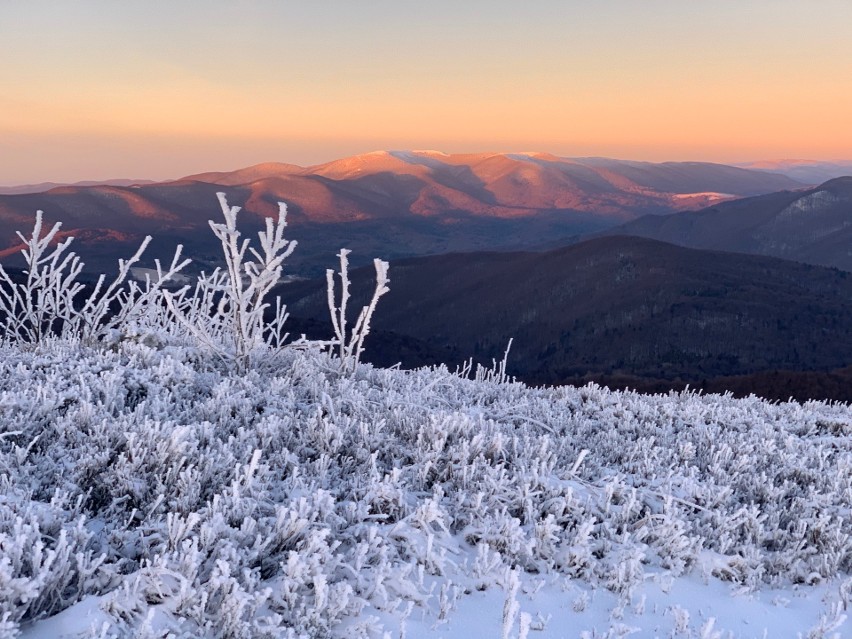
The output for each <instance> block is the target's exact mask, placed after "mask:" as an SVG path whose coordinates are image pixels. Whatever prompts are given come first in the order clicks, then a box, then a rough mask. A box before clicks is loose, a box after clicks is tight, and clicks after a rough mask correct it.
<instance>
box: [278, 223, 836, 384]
mask: <svg viewBox="0 0 852 639" xmlns="http://www.w3.org/2000/svg"><path fill="white" fill-rule="evenodd" d="M390 274H391V287H390V289H391V290H390V292H389V293H388V294H387V295H386V296H385V297H384V298H383V299H382V301H381V309H380V312H377V313H376V315H375V316H374V322H373V326H374V329H375V330H376V331H377V332H385V333H386V334H388V335H390V334H393V335H397V336H404V337H405V338H407V339H413V340H417V341H419V343H420V344H421V348H420V349H419V350H417V349H413V348H409V349H408V351H406V352H407V355H406V356H402V357H401V356H400V355H399V350H398V349H396V348H393V349H391V352H383V343H387V344H390V343H394V340H393V339H389V338H388V337H387V335H384V336H378V337H376V336H373V337H371V338H370V341H369V343H368V348H367V356H368V357H372V358H374V360H375V361H377V362H380V363H382V364H386V365H387V364H393V363H395V362H397V361H401V362H402V364H403V365H407V366H411V365H419V364H421V363H424V361H428V360H427V359H425V358H427V357H428V355H430V354H432V353H438V354H437V355H435V356H434V358H435V359H438V360H443V361H446V362H448V363H461V362H462V361H464V360H465V359H466V358H467V357H474V358H475V359H476V360H477V361H480V362H483V363H488V364H490V363H491V361H492V360H493V359H497V360H498V361H499V360H500V359H501V358H502V355H503V352H504V350H505V348H506V346H507V344H508V342H509V339H513V340H514V341H513V344H512V349H511V353H510V356H509V362H510V370H511V372H512V373H513V374H516V375H518V376H519V378H521V379H524V380H525V381H528V382H533V383H543V384H558V383H563V382H566V381H576V380H577V379H579V378H585V379H586V380H588V379H598V378H601V377H606V376H608V377H609V378H616V377H618V376H626V377H632V378H633V380H634V381H643V380H644V382H648V381H653V380H658V381H659V380H666V383H667V384H671V383H672V381H679V382H681V383H686V382H691V383H692V384H693V385H694V386H696V385H697V386H706V385H707V381H708V380H713V379H715V378H717V377H721V376H731V375H752V374H755V373H758V372H761V371H776V370H782V369H787V370H823V371H828V370H831V369H834V368H840V367H843V366H846V365H848V364H849V363H850V362H852V323H850V322H849V321H848V318H849V317H850V316H852V274H850V273H847V272H844V271H838V270H836V269H827V268H823V267H817V266H811V265H806V264H800V263H796V262H790V261H787V260H780V259H776V258H769V257H761V256H753V255H742V254H736V253H724V252H717V251H705V250H695V249H688V248H682V247H677V246H673V245H671V244H666V243H662V242H658V241H654V240H648V239H644V238H638V237H627V236H615V237H605V238H597V239H593V240H589V241H586V242H581V243H578V244H575V245H572V246H568V247H565V248H561V249H557V250H553V251H547V252H501V253H498V252H479V253H470V254H451V255H443V256H432V257H422V258H413V259H407V260H400V261H397V262H393V263H391V267H390ZM372 276H373V273H372V269H371V268H364V269H359V270H357V271H355V272H353V273H352V275H351V279H352V282H353V290H355V291H357V293H356V294H355V295H354V297H353V300H352V302H351V303H350V306H351V307H359V306H360V305H361V304H364V303H366V301H367V295H368V294H369V293H370V292H371V284H370V280H371V278H372ZM280 293H281V295H282V297H283V299H284V301H286V302H287V303H288V310H289V311H290V313H291V317H292V318H293V321H294V322H295V324H294V327H296V326H298V327H301V326H302V325H299V324H298V322H299V319H306V320H313V322H314V323H313V324H310V325H308V326H309V330H310V331H311V332H313V333H314V335H316V336H317V337H327V336H328V335H327V334H328V332H330V326H329V325H328V321H327V320H325V321H324V322H323V319H324V318H325V317H327V310H326V295H325V283H324V282H323V281H322V280H317V281H312V282H301V283H293V284H288V285H285V286H283V287H282V289H281V291H280ZM323 331H325V333H323ZM397 341H398V340H397ZM394 357H396V358H397V359H393V358H394ZM590 376H591V377H590ZM633 385H634V386H636V385H639V384H637V383H634V384H633ZM784 398H786V396H785V397H784Z"/></svg>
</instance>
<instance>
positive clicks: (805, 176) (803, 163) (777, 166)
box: [736, 160, 852, 184]
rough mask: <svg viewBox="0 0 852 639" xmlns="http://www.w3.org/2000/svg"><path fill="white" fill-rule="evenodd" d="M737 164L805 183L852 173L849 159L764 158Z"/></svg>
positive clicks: (817, 182)
mask: <svg viewBox="0 0 852 639" xmlns="http://www.w3.org/2000/svg"><path fill="white" fill-rule="evenodd" d="M736 166H739V167H742V168H744V169H754V170H756V171H768V172H769V173H779V174H781V175H786V176H787V177H789V178H793V179H794V180H798V181H799V182H804V183H805V184H822V183H823V182H827V181H828V180H832V179H834V178H837V177H844V176H846V175H852V162H850V161H848V160H835V161H829V162H827V161H816V160H762V161H759V162H743V163H740V164H737V165H736Z"/></svg>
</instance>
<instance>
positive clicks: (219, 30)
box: [0, 0, 852, 185]
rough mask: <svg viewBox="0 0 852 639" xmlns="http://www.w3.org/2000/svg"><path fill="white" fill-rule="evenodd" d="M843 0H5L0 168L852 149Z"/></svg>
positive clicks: (7, 172) (189, 168) (142, 169)
mask: <svg viewBox="0 0 852 639" xmlns="http://www.w3.org/2000/svg"><path fill="white" fill-rule="evenodd" d="M850 114H852V2H849V1H848V0H836V1H835V0H798V1H791V0H736V1H734V0H713V1H712V2H711V1H709V0H708V1H706V2H704V1H701V2H699V1H697V0H690V1H685V0H666V1H663V0H622V1H615V0H596V1H590V0H562V1H559V0H529V1H528V2H523V3H522V2H517V0H514V1H512V2H504V1H502V0H488V1H483V0H467V1H465V2H461V1H459V0H430V1H428V2H427V1H425V0H421V1H419V2H411V1H408V0H359V1H355V0H314V1H311V2H307V1H305V0H300V1H295V2H289V1H286V0H276V1H274V2H272V1H269V2H261V1H252V0H242V1H239V2H238V1H234V2H219V1H218V0H205V1H203V2H202V1H196V0H181V1H180V2H174V1H169V2H163V1H160V0H145V1H136V0H122V1H120V2H119V1H113V0H101V1H99V2H94V1H82V0H80V1H75V0H64V1H54V2H47V1H40V0H27V1H16V0H0V185H11V184H22V183H33V182H41V181H75V180H84V179H107V178H119V177H121V178H149V179H165V178H175V177H180V176H182V175H187V174H190V173H195V172H201V171H210V170H229V169H236V168H239V167H243V166H247V165H250V164H255V163H259V162H266V161H280V162H290V163H294V164H300V165H303V166H306V165H311V164H317V163H320V162H324V161H329V160H332V159H335V158H339V157H343V156H347V155H352V154H355V153H361V152H366V151H373V150H379V149H437V150H442V151H446V152H480V151H532V150H535V151H545V152H550V153H555V154H557V155H561V156H568V157H571V156H574V157H576V156H589V155H596V156H607V157H616V158H624V159H636V160H651V161H663V160H705V161H719V162H738V161H749V160H760V159H777V158H810V159H850V158H852V125H850Z"/></svg>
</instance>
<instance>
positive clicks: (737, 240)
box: [0, 151, 852, 400]
mask: <svg viewBox="0 0 852 639" xmlns="http://www.w3.org/2000/svg"><path fill="white" fill-rule="evenodd" d="M791 166H792V168H797V167H798V168H801V166H800V165H796V164H793V165H791ZM785 167H786V168H789V167H787V164H784V163H780V164H774V165H771V166H770V165H765V166H760V167H752V168H743V167H733V166H726V165H719V164H708V163H694V162H687V163H675V162H666V163H659V164H653V163H645V162H627V161H619V160H609V159H604V158H558V157H555V156H551V155H546V154H541V153H513V154H505V153H491V154H458V155H447V154H443V153H439V152H435V151H388V152H376V153H368V154H364V155H360V156H355V157H351V158H346V159H342V160H337V161H334V162H330V163H327V164H322V165H317V166H313V167H299V166H295V165H291V164H280V163H267V164H259V165H255V166H252V167H248V168H244V169H240V170H237V171H231V172H213V173H203V174H196V175H192V176H188V177H186V178H182V179H180V180H174V181H170V182H162V183H148V184H142V183H133V184H130V183H120V182H118V183H113V184H98V185H86V184H78V185H63V186H57V187H54V188H50V189H47V190H44V191H41V192H27V193H16V194H0V228H2V229H3V231H0V260H2V261H3V263H4V264H8V265H10V266H12V267H13V268H14V267H15V266H16V265H17V266H19V267H20V260H19V257H18V249H19V245H18V240H17V238H16V237H15V236H14V230H16V229H20V230H22V231H24V232H26V231H27V230H28V229H30V228H32V222H33V219H34V212H35V211H36V210H37V209H41V210H43V211H44V212H45V218H46V221H47V222H48V223H50V222H53V221H58V220H61V221H62V222H63V223H64V226H63V231H62V235H63V236H67V235H73V236H75V238H76V244H77V250H78V251H79V252H80V253H81V255H82V256H83V258H84V260H85V261H86V263H87V270H89V271H95V272H101V271H104V272H109V271H110V270H114V269H115V266H116V263H117V260H118V258H122V257H128V256H129V255H130V254H132V253H133V251H134V250H135V248H136V246H137V245H138V243H139V242H140V241H141V240H142V238H143V237H144V236H145V235H147V234H150V235H152V236H154V241H153V242H152V244H151V246H150V247H149V250H148V253H147V255H146V262H147V263H145V262H143V264H142V265H143V266H149V265H150V264H151V262H152V261H153V259H154V258H160V259H164V258H165V259H167V258H169V257H170V256H171V253H172V252H173V250H174V247H175V245H176V244H177V243H182V244H184V245H185V254H186V255H187V256H189V257H191V258H192V259H193V264H192V267H191V270H190V271H189V273H188V274H190V275H191V274H192V273H193V272H195V273H197V272H199V271H201V270H210V269H212V268H213V267H214V266H216V265H218V263H219V260H220V259H221V257H220V256H221V251H220V248H219V247H218V245H217V242H216V240H215V238H214V236H213V234H212V233H211V232H210V229H209V227H208V220H210V219H218V218H219V215H220V213H219V211H218V205H217V202H216V193H217V192H218V191H224V192H226V193H227V195H228V197H229V201H230V203H231V204H237V205H241V206H243V208H244V211H245V212H244V213H243V214H242V215H241V217H240V227H241V229H243V230H244V231H245V232H247V233H254V232H255V231H257V230H260V229H261V228H262V227H263V221H264V218H265V217H266V216H269V215H275V214H276V213H277V202H278V201H279V200H281V201H285V202H287V204H288V211H289V213H288V222H289V226H288V229H287V235H288V237H289V238H291V239H296V240H298V241H299V247H298V248H297V250H296V251H295V253H294V254H293V255H292V256H291V257H290V258H289V259H288V261H287V271H286V273H287V275H288V276H289V279H291V280H292V279H296V280H300V279H301V281H296V282H291V283H289V284H287V285H283V286H282V287H281V289H280V291H279V292H280V293H281V295H282V296H283V298H284V299H285V301H287V302H288V304H289V309H290V312H291V319H290V326H289V330H290V332H291V333H292V334H295V335H298V334H300V333H307V334H309V335H311V336H316V337H327V336H328V331H329V327H328V326H327V321H326V320H325V318H326V316H327V311H326V309H325V288H324V287H325V284H324V281H323V280H322V279H321V278H319V277H318V276H320V275H321V274H322V273H323V272H324V271H325V269H326V268H328V267H334V266H335V264H336V260H335V257H334V256H335V254H336V253H337V252H338V250H339V249H340V248H341V247H345V248H349V249H352V250H353V253H352V254H351V256H350V260H351V264H352V265H353V268H355V267H358V266H359V265H366V264H368V263H369V261H370V260H371V259H372V258H373V257H381V258H383V259H388V260H392V265H391V293H389V294H388V296H387V297H386V298H383V300H382V302H381V309H380V312H378V313H377V314H376V316H375V320H374V330H373V333H372V334H371V337H370V342H369V344H368V349H367V357H368V358H370V359H372V361H374V362H375V363H377V364H381V365H392V364H395V363H397V362H401V363H402V364H404V365H406V366H417V365H422V364H434V363H440V362H443V363H448V364H453V363H461V362H463V361H465V360H466V359H467V358H468V357H473V358H474V359H476V360H477V361H480V362H484V363H491V361H492V360H493V359H500V358H501V357H502V354H503V352H504V350H505V348H506V344H507V343H508V341H509V339H510V338H514V344H513V347H512V351H511V353H510V360H509V361H510V372H511V373H512V374H515V375H518V376H519V377H520V378H522V379H524V380H525V381H528V382H532V383H542V384H560V383H585V382H587V381H597V382H600V383H604V384H607V385H609V386H613V387H624V386H629V387H632V388H638V389H641V390H648V391H661V390H665V389H668V388H682V387H683V386H684V385H686V384H687V383H689V384H692V385H693V386H698V387H702V388H705V389H707V390H716V391H721V390H735V391H736V392H740V393H746V394H747V393H749V392H759V393H761V394H762V395H763V396H767V397H773V398H776V399H786V398H787V397H788V396H796V397H798V398H800V399H807V398H811V397H812V398H825V397H831V398H835V399H844V400H852V392H849V389H850V388H852V386H850V381H852V368H849V365H850V364H851V363H852V327H850V324H849V322H848V321H847V318H848V317H850V313H852V275H850V273H849V271H852V249H850V247H852V177H839V178H834V179H831V180H829V181H827V182H825V183H823V184H821V185H820V186H817V187H813V186H809V185H807V184H806V183H804V182H801V181H798V180H796V179H793V178H792V177H790V176H789V175H785V174H784V172H783V171H782V169H785ZM811 168H813V167H811ZM818 168H819V167H818ZM841 169H842V167H840V165H837V166H836V167H834V168H829V167H826V166H822V167H821V168H820V170H825V171H839V170H841ZM797 175H800V177H802V179H803V180H805V181H807V179H808V175H811V174H808V175H805V174H803V173H801V172H799V174H797ZM36 186H37V185H36ZM33 188H35V187H33ZM582 240H585V241H582ZM676 245H679V246H676ZM748 254H751V255H748ZM778 258H783V259H778ZM16 260H18V262H16ZM825 267H832V268H825ZM838 269H840V270H838ZM352 277H353V281H354V283H355V285H356V287H358V288H359V290H360V291H361V292H360V293H358V295H356V299H355V300H353V302H352V304H353V305H354V304H356V303H358V302H359V301H363V299H362V298H363V297H364V296H365V295H367V293H368V292H369V289H370V285H369V281H368V280H369V279H370V278H371V277H372V269H371V268H368V269H366V270H355V271H354V272H353V275H352ZM359 296H360V297H359ZM844 367H846V368H844Z"/></svg>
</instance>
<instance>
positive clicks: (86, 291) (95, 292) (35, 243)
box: [0, 211, 189, 343]
mask: <svg viewBox="0 0 852 639" xmlns="http://www.w3.org/2000/svg"><path fill="white" fill-rule="evenodd" d="M61 226H62V224H61V222H57V223H56V224H55V225H54V226H53V228H51V229H50V230H49V231H47V232H46V233H45V234H44V235H42V212H41V211H37V212H36V219H35V226H34V227H33V232H32V235H31V236H30V237H25V236H24V235H23V234H21V233H20V232H19V233H18V237H19V238H20V239H21V242H22V243H23V248H22V249H21V252H22V254H23V256H24V260H25V261H26V264H27V267H26V269H25V270H24V272H23V274H24V275H25V277H24V278H23V281H22V282H17V281H15V279H13V278H12V276H11V275H9V273H7V272H6V271H5V270H4V269H3V267H2V266H0V320H2V325H0V326H2V336H3V337H5V338H6V339H9V340H14V341H24V342H30V343H39V342H41V341H43V340H45V339H48V338H51V337H60V338H66V339H67V338H78V339H83V340H86V341H88V342H92V341H97V340H100V339H103V338H104V337H105V336H107V335H109V334H110V332H111V331H114V330H116V329H118V328H124V327H127V326H128V325H130V324H133V323H134V322H135V321H136V320H137V318H138V317H140V316H142V315H145V314H146V313H148V312H150V310H151V308H153V307H156V306H157V305H158V302H159V293H160V292H161V291H162V287H163V286H164V285H165V284H167V283H168V282H170V281H171V280H173V279H174V276H175V275H176V274H177V273H178V272H179V271H180V270H181V269H182V268H184V267H185V266H186V265H187V264H188V263H189V260H181V247H180V246H178V248H177V251H176V252H175V255H174V258H173V260H172V263H171V265H170V266H169V267H168V268H167V269H163V268H162V266H161V265H160V261H159V260H157V261H156V278H154V279H152V278H151V277H150V276H148V277H146V280H145V284H144V286H140V285H139V284H138V283H137V282H135V281H133V280H130V281H129V282H128V281H127V277H128V275H129V274H130V269H131V267H132V266H133V265H134V264H136V263H137V262H138V261H139V259H140V258H141V256H142V253H144V251H145V248H146V247H147V246H148V243H149V242H150V241H151V237H150V236H149V237H146V238H145V239H144V241H143V242H142V245H141V246H140V247H139V250H137V251H136V253H135V254H134V255H133V257H131V258H130V259H129V260H119V261H118V275H117V276H116V277H115V278H114V279H113V280H112V282H110V283H109V284H107V282H106V280H107V278H106V276H105V275H101V276H100V277H99V278H98V279H97V281H96V282H95V283H94V285H92V286H90V287H88V288H87V287H86V286H85V285H84V284H83V283H82V282H80V281H78V279H77V278H78V277H79V275H80V273H81V272H82V270H83V266H84V264H83V262H81V261H80V258H79V256H78V255H77V254H76V253H74V252H73V251H68V247H69V246H70V244H71V242H72V241H73V239H74V238H73V237H68V238H67V239H65V240H64V241H58V238H57V235H58V233H59V230H60V228H61ZM51 246H52V248H51Z"/></svg>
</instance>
